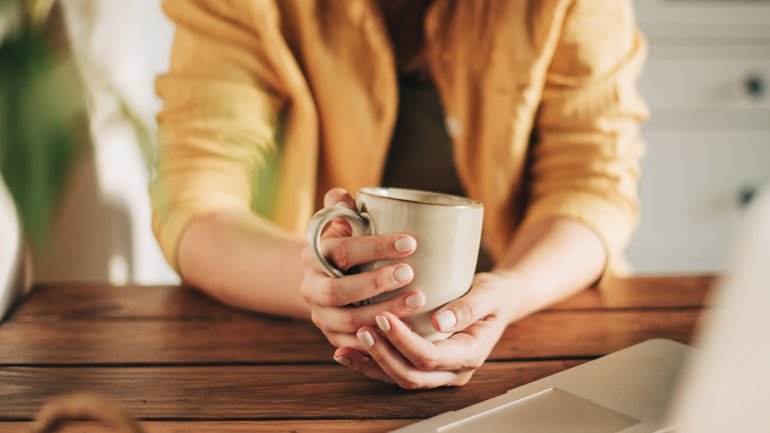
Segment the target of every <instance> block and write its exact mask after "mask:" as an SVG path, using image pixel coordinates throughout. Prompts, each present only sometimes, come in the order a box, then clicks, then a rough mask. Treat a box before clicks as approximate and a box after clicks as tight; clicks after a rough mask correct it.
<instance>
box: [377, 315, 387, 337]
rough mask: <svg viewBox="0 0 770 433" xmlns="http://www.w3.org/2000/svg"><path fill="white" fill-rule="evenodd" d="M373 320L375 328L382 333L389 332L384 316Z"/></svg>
mask: <svg viewBox="0 0 770 433" xmlns="http://www.w3.org/2000/svg"><path fill="white" fill-rule="evenodd" d="M374 320H375V321H376V322H377V326H379V327H380V330H381V331H382V332H386V333H387V332H389V331H390V322H388V318H387V317H385V316H375V317H374Z"/></svg>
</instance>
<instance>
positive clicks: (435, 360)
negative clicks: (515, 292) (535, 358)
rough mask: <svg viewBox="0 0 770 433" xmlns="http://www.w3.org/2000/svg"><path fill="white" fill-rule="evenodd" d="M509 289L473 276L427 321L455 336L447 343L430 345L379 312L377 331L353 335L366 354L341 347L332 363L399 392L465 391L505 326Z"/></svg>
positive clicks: (501, 281)
mask: <svg viewBox="0 0 770 433" xmlns="http://www.w3.org/2000/svg"><path fill="white" fill-rule="evenodd" d="M509 285H510V283H509V282H508V281H507V280H506V279H505V278H504V277H502V276H499V275H497V274H493V273H481V274H477V275H476V277H475V278H474V281H473V286H472V288H471V290H470V291H469V292H468V293H467V294H465V296H463V297H461V298H459V299H456V300H454V301H452V302H450V303H449V304H447V305H445V306H444V307H442V308H440V309H439V310H438V311H436V313H435V314H434V315H433V326H434V328H436V329H437V330H440V331H442V332H454V333H455V334H454V335H452V336H451V337H450V338H449V339H447V340H440V341H435V342H430V341H428V340H426V339H424V338H422V337H421V336H419V335H417V334H416V333H414V332H412V331H411V329H410V328H409V327H408V326H407V325H406V324H405V323H404V322H403V321H401V320H400V319H399V318H397V317H396V316H395V315H393V314H391V313H389V312H383V313H381V314H378V315H377V317H376V321H377V326H378V327H379V330H375V329H374V328H373V327H370V326H364V327H362V328H360V329H359V330H358V333H357V336H358V339H359V340H360V341H361V343H362V345H363V346H364V347H365V348H366V349H367V351H368V353H362V352H359V351H358V350H356V349H353V348H351V347H341V348H339V349H337V351H336V352H335V353H334V359H335V360H336V361H337V362H339V363H341V364H343V365H347V366H349V367H350V368H352V369H354V370H357V371H359V372H361V373H363V374H365V375H367V376H369V377H372V378H374V379H378V380H382V381H385V382H390V383H395V384H398V385H399V386H400V387H402V388H405V389H424V388H435V387H439V386H462V385H465V384H466V383H468V381H469V380H470V378H471V376H473V373H474V372H475V371H476V369H478V368H479V367H480V366H481V365H482V364H483V363H484V361H486V359H487V357H488V356H489V354H490V352H491V351H492V348H493V347H494V346H495V344H496V343H497V341H498V340H499V339H500V336H501V335H502V333H503V331H504V330H505V328H506V326H507V325H508V323H509V321H510V317H511V313H510V310H511V309H512V308H511V303H512V301H513V299H512V298H513V297H512V296H511V295H512V293H511V288H509V287H507V286H509ZM378 331H379V332H378Z"/></svg>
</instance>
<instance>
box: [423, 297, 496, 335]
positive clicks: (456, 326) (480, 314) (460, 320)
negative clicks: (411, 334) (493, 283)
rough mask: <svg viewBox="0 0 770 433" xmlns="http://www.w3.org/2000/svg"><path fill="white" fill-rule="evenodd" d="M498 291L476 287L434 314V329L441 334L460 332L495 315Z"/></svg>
mask: <svg viewBox="0 0 770 433" xmlns="http://www.w3.org/2000/svg"><path fill="white" fill-rule="evenodd" d="M498 298H499V297H498V296H497V291H496V290H495V289H492V288H490V287H489V286H476V287H472V288H471V290H470V291H469V292H468V293H466V294H465V296H463V297H461V298H459V299H455V300H454V301H452V302H450V303H448V304H447V305H445V306H443V307H441V308H440V309H439V310H438V311H436V312H435V313H434V314H433V328H434V329H436V330H437V331H441V332H458V331H462V330H463V329H465V328H467V327H469V326H471V325H472V324H474V323H476V322H477V321H479V320H481V319H483V318H485V317H487V316H489V315H490V314H493V313H494V312H495V311H497V310H498V308H499V302H500V300H499V299H498Z"/></svg>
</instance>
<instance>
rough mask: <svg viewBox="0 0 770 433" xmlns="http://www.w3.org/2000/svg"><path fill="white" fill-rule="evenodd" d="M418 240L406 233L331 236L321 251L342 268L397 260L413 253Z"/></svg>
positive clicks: (325, 241) (322, 243) (322, 245)
mask: <svg viewBox="0 0 770 433" xmlns="http://www.w3.org/2000/svg"><path fill="white" fill-rule="evenodd" d="M416 249H417V241H416V240H415V239H414V238H413V237H411V236H409V235H405V234H389V235H379V236H355V237H340V238H329V239H324V240H322V241H321V251H322V253H323V255H324V256H326V257H327V258H328V259H329V260H331V261H332V262H333V263H334V264H335V265H336V266H337V267H338V268H340V269H342V270H347V269H350V268H351V267H353V266H357V265H360V264H363V263H370V262H374V261H377V260H388V259H390V260H395V259H400V258H403V257H406V256H408V255H410V254H412V253H413V252H414V251H415V250H416Z"/></svg>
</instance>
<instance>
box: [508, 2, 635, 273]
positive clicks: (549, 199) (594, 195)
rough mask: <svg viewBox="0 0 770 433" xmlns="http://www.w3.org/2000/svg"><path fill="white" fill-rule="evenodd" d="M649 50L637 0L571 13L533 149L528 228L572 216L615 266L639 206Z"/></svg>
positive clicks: (585, 5)
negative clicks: (643, 79) (642, 89)
mask: <svg viewBox="0 0 770 433" xmlns="http://www.w3.org/2000/svg"><path fill="white" fill-rule="evenodd" d="M645 57H646V43H645V40H644V38H643V36H642V35H641V34H640V33H639V31H638V30H637V27H636V25H635V21H634V13H633V5H632V2H631V1H630V0H576V1H574V2H573V3H572V5H571V6H570V7H569V9H568V10H567V12H566V16H565V19H564V21H563V28H562V29H561V33H560V39H559V41H558V43H557V46H556V49H555V52H554V55H553V58H552V62H551V64H550V67H549V69H548V72H547V76H546V82H545V86H544V89H543V95H542V103H541V106H540V110H539V113H538V116H537V118H536V125H535V126H536V141H535V144H534V147H533V148H532V151H531V153H530V158H531V160H530V162H531V164H530V171H529V173H528V175H529V180H530V189H529V204H528V206H527V209H526V214H525V219H524V222H523V224H522V225H523V226H526V225H529V224H532V223H534V222H537V221H540V220H543V219H547V218H553V217H566V218H572V219H575V220H577V221H580V222H582V223H584V224H585V225H586V226H588V227H589V228H591V229H592V230H593V231H594V232H595V233H596V235H597V236H598V237H599V239H600V240H601V241H602V243H603V244H604V247H605V250H606V252H607V257H608V262H607V265H608V267H609V268H610V269H611V270H612V269H616V267H617V265H618V264H619V263H621V262H622V259H621V258H622V253H623V250H624V248H625V246H626V244H627V243H628V241H629V239H630V237H631V234H632V232H633V230H634V228H635V226H636V223H637V220H638V213H639V205H638V191H637V190H638V179H639V172H640V167H639V163H640V160H641V157H642V154H643V153H644V143H643V141H642V139H641V137H640V133H639V125H640V123H641V122H642V121H643V120H645V118H646V117H647V115H648V109H647V106H646V105H645V103H644V101H643V100H642V98H641V96H640V95H639V93H638V92H637V90H636V81H637V79H638V76H639V74H640V73H641V70H642V66H643V63H644V58H645Z"/></svg>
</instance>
